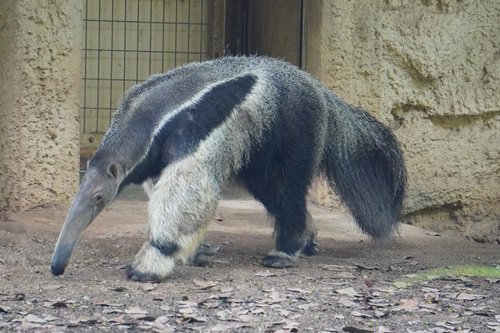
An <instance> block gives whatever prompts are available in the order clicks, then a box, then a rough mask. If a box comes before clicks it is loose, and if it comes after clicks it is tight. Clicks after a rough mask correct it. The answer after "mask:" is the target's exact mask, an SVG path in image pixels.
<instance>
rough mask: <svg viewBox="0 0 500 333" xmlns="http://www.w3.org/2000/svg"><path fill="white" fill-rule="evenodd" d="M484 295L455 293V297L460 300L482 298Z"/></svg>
mask: <svg viewBox="0 0 500 333" xmlns="http://www.w3.org/2000/svg"><path fill="white" fill-rule="evenodd" d="M485 297H486V295H477V294H468V293H460V294H458V295H457V297H456V299H458V300H461V301H475V300H478V299H483V298H485Z"/></svg>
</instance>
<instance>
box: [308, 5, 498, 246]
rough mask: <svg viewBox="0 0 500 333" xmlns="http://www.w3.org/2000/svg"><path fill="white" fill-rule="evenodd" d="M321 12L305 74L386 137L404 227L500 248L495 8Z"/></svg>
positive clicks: (405, 7) (424, 7) (366, 8)
mask: <svg viewBox="0 0 500 333" xmlns="http://www.w3.org/2000/svg"><path fill="white" fill-rule="evenodd" d="M321 9H322V10H321V11H320V12H321V14H320V15H321V22H320V23H317V24H318V25H319V26H320V29H319V31H320V37H317V38H316V40H313V42H315V43H316V44H317V45H318V48H319V50H320V52H319V54H316V55H314V56H313V57H311V58H310V59H309V61H308V65H309V70H311V71H312V72H313V73H315V74H316V75H317V76H319V77H320V79H321V80H322V81H323V82H325V83H326V84H328V85H329V86H330V87H331V88H332V89H334V90H335V91H336V92H337V93H338V95H340V96H341V97H343V98H344V99H345V100H347V101H349V102H350V103H353V104H357V105H361V106H363V107H364V108H365V109H367V110H368V111H369V112H371V113H373V114H374V115H375V116H377V118H378V119H380V120H382V121H383V122H384V123H386V124H388V125H389V126H390V127H391V128H392V129H393V130H394V131H395V133H396V135H397V137H398V138H399V140H400V142H401V145H402V148H403V150H404V154H405V157H406V160H407V167H408V171H409V188H408V198H407V200H406V205H405V212H406V220H407V221H408V222H411V223H417V224H420V225H423V226H427V227H432V228H433V229H437V230H454V231H456V232H460V233H465V234H466V235H467V236H470V237H472V238H475V239H476V240H480V241H486V240H487V241H496V242H499V243H500V1H497V0H482V1H474V0H463V1H458V0H456V1H453V0H422V1H413V0H385V1H383V0H377V1H373V0H364V1H348V0H331V1H330V0H328V1H327V0H324V1H322V5H321ZM317 28H318V27H316V30H318V29H317ZM323 194H324V193H323ZM321 197H322V196H321V191H320V195H319V198H320V199H321ZM323 197H324V195H323Z"/></svg>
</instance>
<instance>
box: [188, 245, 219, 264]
mask: <svg viewBox="0 0 500 333" xmlns="http://www.w3.org/2000/svg"><path fill="white" fill-rule="evenodd" d="M219 250H220V246H217V245H211V244H208V243H202V244H201V245H200V247H199V248H198V250H197V251H196V253H195V254H194V255H193V256H191V257H190V258H189V260H188V264H189V265H192V266H202V267H203V266H206V265H208V264H210V263H211V262H212V258H211V257H213V256H214V255H215V254H217V252H219Z"/></svg>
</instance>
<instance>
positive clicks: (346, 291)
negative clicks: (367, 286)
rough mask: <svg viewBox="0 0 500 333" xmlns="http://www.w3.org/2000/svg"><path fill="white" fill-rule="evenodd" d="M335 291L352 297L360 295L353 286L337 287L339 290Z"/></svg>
mask: <svg viewBox="0 0 500 333" xmlns="http://www.w3.org/2000/svg"><path fill="white" fill-rule="evenodd" d="M335 292H336V293H337V294H340V295H346V296H350V297H357V296H359V294H358V292H357V291H356V290H354V288H353V287H348V288H341V289H337V290H335Z"/></svg>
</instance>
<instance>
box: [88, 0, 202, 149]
mask: <svg viewBox="0 0 500 333" xmlns="http://www.w3.org/2000/svg"><path fill="white" fill-rule="evenodd" d="M83 1H85V5H84V6H85V7H84V19H83V23H84V38H83V45H82V57H83V59H82V89H81V108H80V120H81V121H80V124H81V133H82V138H84V137H85V136H86V135H87V136H88V138H86V139H82V145H85V144H87V145H91V146H94V147H95V146H96V145H97V144H98V142H96V141H99V140H100V138H99V136H100V134H102V133H104V132H105V131H106V130H107V128H108V127H109V125H110V121H111V116H112V113H113V111H114V110H115V109H116V107H117V106H118V104H119V103H120V101H121V99H122V97H123V94H124V92H125V91H126V90H127V89H128V88H129V87H130V86H132V85H134V84H136V83H138V82H141V81H143V80H144V79H146V78H147V77H148V76H149V75H151V74H153V73H161V72H165V71H167V70H169V69H172V68H174V67H176V66H179V65H181V64H183V63H187V62H191V61H199V60H204V59H206V58H208V57H209V55H210V38H211V36H210V31H211V30H210V24H211V23H210V21H211V1H210V0H83Z"/></svg>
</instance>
